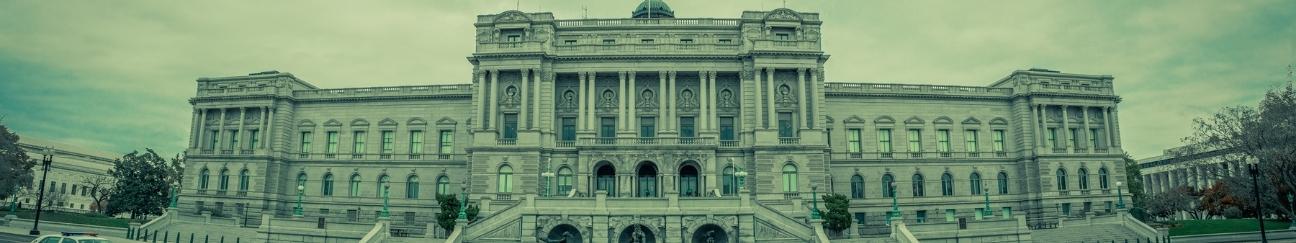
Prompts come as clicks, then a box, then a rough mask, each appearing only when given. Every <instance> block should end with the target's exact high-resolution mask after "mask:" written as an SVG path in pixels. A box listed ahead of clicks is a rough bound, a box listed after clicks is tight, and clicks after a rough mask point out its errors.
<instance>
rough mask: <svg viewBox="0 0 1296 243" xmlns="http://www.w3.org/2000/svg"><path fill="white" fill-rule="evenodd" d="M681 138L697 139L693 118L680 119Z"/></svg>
mask: <svg viewBox="0 0 1296 243" xmlns="http://www.w3.org/2000/svg"><path fill="white" fill-rule="evenodd" d="M679 119H680V120H679V121H680V124H679V132H680V134H679V136H680V137H681V138H691V137H697V131H696V130H695V129H694V125H695V124H694V123H693V117H680V118H679Z"/></svg>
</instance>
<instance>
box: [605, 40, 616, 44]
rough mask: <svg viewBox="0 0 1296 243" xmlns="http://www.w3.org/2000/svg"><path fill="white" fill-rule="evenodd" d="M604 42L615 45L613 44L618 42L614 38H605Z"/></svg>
mask: <svg viewBox="0 0 1296 243" xmlns="http://www.w3.org/2000/svg"><path fill="white" fill-rule="evenodd" d="M603 44H604V45H613V44H616V40H613V39H603Z"/></svg>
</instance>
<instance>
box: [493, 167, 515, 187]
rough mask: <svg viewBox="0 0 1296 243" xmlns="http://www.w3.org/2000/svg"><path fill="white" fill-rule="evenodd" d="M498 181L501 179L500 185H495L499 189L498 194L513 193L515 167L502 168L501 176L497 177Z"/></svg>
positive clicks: (500, 170)
mask: <svg viewBox="0 0 1296 243" xmlns="http://www.w3.org/2000/svg"><path fill="white" fill-rule="evenodd" d="M497 179H499V183H498V184H495V186H496V188H497V190H496V192H499V193H512V192H513V167H511V166H508V165H503V166H500V168H499V176H497Z"/></svg>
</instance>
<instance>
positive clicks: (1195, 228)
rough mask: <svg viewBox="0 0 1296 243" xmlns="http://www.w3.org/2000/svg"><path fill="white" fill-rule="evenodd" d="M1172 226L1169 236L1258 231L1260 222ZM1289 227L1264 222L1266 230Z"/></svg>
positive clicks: (1201, 222) (1177, 223)
mask: <svg viewBox="0 0 1296 243" xmlns="http://www.w3.org/2000/svg"><path fill="white" fill-rule="evenodd" d="M1174 224H1175V227H1173V228H1170V236H1179V235H1200V234H1215V233H1229V232H1251V231H1260V227H1259V226H1260V222H1256V220H1255V219H1222V220H1183V221H1175V222H1174ZM1290 225H1291V222H1289V221H1277V220H1265V229H1267V230H1285V229H1287V227H1289V226H1290Z"/></svg>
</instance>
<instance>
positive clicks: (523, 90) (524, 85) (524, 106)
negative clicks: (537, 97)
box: [518, 68, 531, 128]
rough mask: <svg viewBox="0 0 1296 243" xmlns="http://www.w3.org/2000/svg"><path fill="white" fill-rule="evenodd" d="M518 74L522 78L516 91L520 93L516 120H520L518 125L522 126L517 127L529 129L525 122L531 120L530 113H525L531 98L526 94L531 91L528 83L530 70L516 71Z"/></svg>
mask: <svg viewBox="0 0 1296 243" xmlns="http://www.w3.org/2000/svg"><path fill="white" fill-rule="evenodd" d="M518 72H519V73H518V74H519V75H518V76H521V77H522V87H519V89H520V90H518V92H521V93H522V107H519V108H518V112H519V113H521V114H518V119H521V122H520V123H522V125H519V127H524V128H531V127H530V125H528V124H527V121H529V120H531V113H530V112H528V111H527V104H530V102H529V100H528V98H531V96H530V95H528V94H527V93H530V91H531V85H530V82H529V81H530V79H531V70H530V69H526V68H523V69H521V70H518Z"/></svg>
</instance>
